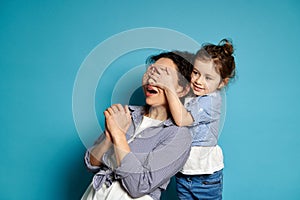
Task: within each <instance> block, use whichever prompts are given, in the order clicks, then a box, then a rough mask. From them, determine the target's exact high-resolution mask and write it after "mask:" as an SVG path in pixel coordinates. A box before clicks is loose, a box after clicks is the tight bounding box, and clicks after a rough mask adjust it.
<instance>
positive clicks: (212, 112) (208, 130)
mask: <svg viewBox="0 0 300 200" xmlns="http://www.w3.org/2000/svg"><path fill="white" fill-rule="evenodd" d="M221 106H222V96H221V93H220V91H216V92H213V93H210V94H208V95H204V96H198V97H193V98H191V99H190V101H188V102H186V103H185V107H186V109H187V111H189V112H190V113H191V115H192V117H193V119H194V122H193V124H192V125H190V126H189V129H190V132H191V134H192V138H193V142H192V146H215V145H217V142H218V137H219V126H220V117H221V108H222V107H221Z"/></svg>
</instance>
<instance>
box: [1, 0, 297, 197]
mask: <svg viewBox="0 0 300 200" xmlns="http://www.w3.org/2000/svg"><path fill="white" fill-rule="evenodd" d="M299 10H300V3H299V1H296V0H287V1H271V0H267V1H258V0H253V1H234V0H229V1H191V0H187V1H178V0H172V1H171V0H170V1H163V0H154V1H139V0H131V1H108V0H102V1H95V0H94V1H85V2H83V1H70V0H66V1H58V0H52V1H49V0H45V1H35V0H28V1H17V0H11V1H1V2H0V102H1V103H0V123H1V125H0V134H1V140H0V158H1V165H0V199H3V200H20V199H33V200H34V199H44V200H53V199H56V200H60V199H62V200H64V199H80V197H81V195H82V194H83V192H84V191H85V189H86V187H87V186H88V184H89V183H90V181H91V178H92V175H91V174H90V173H89V172H88V171H87V170H86V168H85V166H84V163H83V156H84V152H85V150H86V148H85V146H84V145H83V143H82V142H81V139H80V137H79V135H78V132H77V130H76V127H75V123H74V119H73V113H72V92H73V86H74V81H75V78H76V74H77V72H78V70H79V68H80V66H81V64H82V62H83V61H84V59H85V58H86V57H87V56H88V54H89V53H90V52H91V51H92V50H93V49H94V48H95V47H96V46H97V45H98V44H99V43H101V42H103V41H104V40H106V39H107V38H109V37H111V36H113V35H115V34H118V33H120V32H123V31H126V30H129V29H133V28H142V27H162V28H168V29H173V30H176V31H179V32H181V33H184V34H186V35H188V36H189V37H191V38H193V39H195V40H196V41H197V42H199V43H204V42H212V43H217V42H218V41H219V40H220V39H222V38H227V37H229V38H231V39H232V40H233V43H234V45H235V49H236V52H235V56H236V63H237V78H236V79H235V81H234V82H233V83H232V84H231V85H230V86H229V88H228V91H227V113H226V120H225V125H224V128H223V131H222V134H221V138H220V145H221V146H222V148H223V151H224V156H225V169H224V199H225V200H241V199H243V200H254V199H255V200H265V199H272V200H282V199H289V200H293V199H295V200H296V199H299V198H300V184H299V179H300V172H299V169H300V159H299V155H298V153H299V152H300V131H299V127H298V123H299V119H300V114H299V111H300V105H299V99H300V89H299V74H300V65H299V63H300V56H299V47H300V40H299V36H300V12H299ZM149 53H152V52H151V51H145V52H140V53H137V54H136V55H135V54H133V55H130V56H129V57H128V58H127V59H124V62H121V61H122V59H123V58H120V59H121V60H120V61H119V62H116V63H115V65H119V66H120V68H121V66H126V67H127V68H128V67H130V66H131V65H132V66H134V65H136V64H142V63H143V62H144V61H145V60H146V58H147V56H148V55H149ZM113 69H115V70H114V71H113V72H111V73H112V74H108V75H107V76H111V77H114V76H121V75H122V73H124V70H118V68H113ZM103 84H104V83H103ZM110 84H114V82H107V83H105V84H104V85H101V83H99V85H98V88H99V87H104V88H106V89H107V90H106V92H103V93H102V92H97V94H96V96H95V98H96V105H95V107H96V108H97V116H98V117H99V123H100V124H102V125H103V117H102V112H103V111H104V109H105V107H106V106H108V105H109V100H110V98H111V92H112V91H110V89H111V88H113V87H111V86H110ZM138 98H140V99H142V97H138ZM134 99H135V98H134ZM135 100H136V99H135ZM140 101H141V100H140ZM140 101H138V102H136V103H139V102H140ZM174 188H175V186H174V182H172V183H171V184H170V185H169V188H168V191H167V192H165V193H164V194H163V197H162V199H171V200H173V199H176V192H175V190H174Z"/></svg>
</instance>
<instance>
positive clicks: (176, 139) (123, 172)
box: [115, 126, 191, 197]
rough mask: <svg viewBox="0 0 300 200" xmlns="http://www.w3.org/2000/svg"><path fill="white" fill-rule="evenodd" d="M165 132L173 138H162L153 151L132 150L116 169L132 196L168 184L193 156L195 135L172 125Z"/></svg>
mask: <svg viewBox="0 0 300 200" xmlns="http://www.w3.org/2000/svg"><path fill="white" fill-rule="evenodd" d="M164 132H165V133H164V134H166V135H167V136H169V137H165V139H164V140H162V141H160V143H159V145H157V147H156V148H155V149H153V151H151V152H148V153H145V154H137V153H133V152H130V153H129V154H127V155H126V156H125V157H124V159H123V160H122V162H121V165H120V167H118V168H117V169H116V170H115V177H116V179H120V180H121V182H122V184H123V186H124V188H125V189H126V190H127V191H128V193H129V194H130V195H131V196H132V197H140V196H142V195H145V194H149V193H151V192H152V191H153V190H155V189H157V188H158V187H162V186H166V184H165V183H168V181H169V179H170V178H171V177H172V176H173V175H175V174H176V173H177V172H178V171H179V170H180V169H181V168H182V167H183V165H184V163H185V162H186V160H187V158H188V156H189V152H190V148H191V136H190V133H189V131H188V129H187V128H179V127H177V126H171V127H166V128H165V129H164ZM145 141H147V140H145ZM141 157H144V159H141ZM164 189H165V188H164Z"/></svg>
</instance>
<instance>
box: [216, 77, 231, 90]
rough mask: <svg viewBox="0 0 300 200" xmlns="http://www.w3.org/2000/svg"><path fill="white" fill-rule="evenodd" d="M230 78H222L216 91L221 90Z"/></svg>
mask: <svg viewBox="0 0 300 200" xmlns="http://www.w3.org/2000/svg"><path fill="white" fill-rule="evenodd" d="M229 80H230V78H224V79H223V80H222V81H221V83H220V84H219V87H218V89H222V88H223V87H225V86H226V85H227V84H228V83H229Z"/></svg>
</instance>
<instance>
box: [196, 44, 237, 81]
mask: <svg viewBox="0 0 300 200" xmlns="http://www.w3.org/2000/svg"><path fill="white" fill-rule="evenodd" d="M233 51H234V49H233V45H232V42H231V41H229V40H228V39H223V40H221V41H220V42H219V44H218V45H214V44H209V43H208V44H204V45H202V48H201V49H200V50H199V51H198V52H197V53H196V57H195V60H196V59H199V60H204V61H211V60H212V61H213V63H214V64H215V67H216V71H217V72H218V73H219V74H220V76H221V78H222V79H225V78H230V79H231V78H233V77H234V76H235V61H234V57H233Z"/></svg>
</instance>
